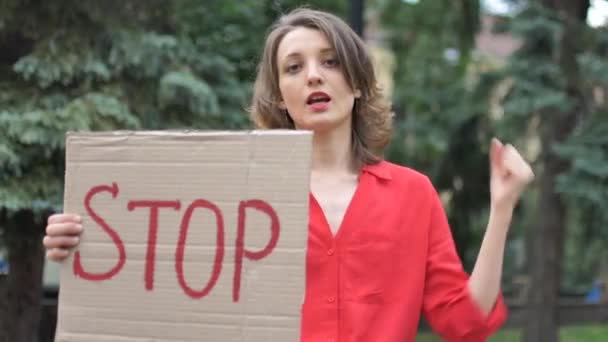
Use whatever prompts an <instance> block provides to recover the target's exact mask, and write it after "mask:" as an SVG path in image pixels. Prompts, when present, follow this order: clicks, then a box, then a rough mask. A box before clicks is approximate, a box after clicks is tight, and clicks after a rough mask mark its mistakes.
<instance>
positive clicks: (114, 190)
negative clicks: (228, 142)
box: [73, 183, 127, 281]
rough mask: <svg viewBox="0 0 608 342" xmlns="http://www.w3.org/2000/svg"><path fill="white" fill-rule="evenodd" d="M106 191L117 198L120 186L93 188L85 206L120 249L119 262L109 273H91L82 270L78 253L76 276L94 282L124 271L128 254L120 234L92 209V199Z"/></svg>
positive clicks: (75, 263)
mask: <svg viewBox="0 0 608 342" xmlns="http://www.w3.org/2000/svg"><path fill="white" fill-rule="evenodd" d="M106 191H107V192H109V193H110V194H112V198H116V196H117V195H118V185H117V184H116V183H112V186H111V187H110V186H107V185H99V186H96V187H93V188H92V189H91V190H89V192H88V193H87V195H86V196H85V198H84V206H85V208H86V210H87V213H88V214H89V216H91V218H92V219H93V220H94V221H95V222H97V224H98V225H100V226H101V228H102V229H103V230H105V231H106V232H107V233H108V235H110V238H112V241H114V244H115V245H116V248H118V262H117V263H116V265H114V267H112V269H110V270H109V271H108V272H105V273H89V272H87V271H85V270H84V269H83V268H82V264H81V262H80V252H79V251H76V253H74V265H73V270H74V274H75V275H76V276H79V277H82V278H84V279H87V280H92V281H102V280H106V279H110V278H112V277H113V276H115V275H116V274H117V273H118V272H119V271H120V270H121V269H122V267H123V266H124V264H125V261H126V259H127V253H126V252H125V246H124V244H123V243H122V240H121V239H120V236H118V234H117V233H116V232H115V231H114V230H113V229H112V228H111V227H110V226H109V225H108V224H107V223H106V221H105V220H104V219H102V218H101V217H99V215H97V214H96V213H95V212H94V211H93V209H91V199H92V198H93V196H95V195H96V194H97V193H99V192H106Z"/></svg>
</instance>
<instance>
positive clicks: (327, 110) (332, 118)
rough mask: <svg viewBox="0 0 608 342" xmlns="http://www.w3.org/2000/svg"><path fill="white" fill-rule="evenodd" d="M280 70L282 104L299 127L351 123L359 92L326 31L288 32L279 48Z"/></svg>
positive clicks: (325, 128) (332, 127)
mask: <svg viewBox="0 0 608 342" xmlns="http://www.w3.org/2000/svg"><path fill="white" fill-rule="evenodd" d="M277 70H278V75H279V89H280V91H281V97H282V101H281V108H282V109H287V111H288V112H289V115H290V116H291V118H292V120H293V121H294V123H295V126H296V128H298V129H307V130H313V131H316V132H321V131H328V130H335V129H336V128H338V127H342V126H344V125H349V126H350V124H351V114H352V109H353V105H354V99H355V94H354V93H353V90H351V88H350V86H349V85H348V83H347V82H346V79H345V78H344V74H343V72H342V67H341V65H340V64H339V62H338V59H337V56H336V53H335V51H334V49H333V48H332V46H331V44H330V43H329V42H328V41H327V38H326V37H325V35H324V34H323V33H322V32H320V31H318V30H314V29H310V28H304V27H300V28H296V29H294V30H293V31H291V32H289V33H288V34H286V35H285V37H283V40H282V41H281V43H280V44H279V47H278V50H277Z"/></svg>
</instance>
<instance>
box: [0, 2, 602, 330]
mask: <svg viewBox="0 0 608 342" xmlns="http://www.w3.org/2000/svg"><path fill="white" fill-rule="evenodd" d="M503 2H504V3H505V4H506V5H508V6H509V10H508V11H507V12H505V13H502V14H496V13H493V12H491V11H489V10H488V9H487V8H486V5H487V3H486V2H483V1H482V2H480V1H479V0H456V1H455V0H451V1H449V0H425V1H412V0H410V1H404V0H368V1H358V2H357V1H347V0H316V1H307V2H302V1H295V0H293V1H291V0H285V1H280V0H241V1H234V0H222V1H220V0H209V1H193V0H182V1H164V0H148V1H135V0H122V1H117V0H105V1H93V0H80V1H75V0H60V1H36V0H0V262H3V263H6V265H4V266H3V264H0V266H2V267H0V273H5V274H4V275H0V319H1V321H0V341H11V342H12V341H28V342H30V341H37V339H38V335H39V331H40V328H39V327H40V317H41V307H42V299H43V293H45V292H44V290H45V288H46V287H48V284H45V282H43V273H44V267H45V262H44V251H43V250H42V247H41V243H40V241H41V239H42V236H43V232H44V226H45V221H46V217H47V216H48V215H49V214H50V213H52V212H56V211H60V210H61V207H62V191H63V167H64V165H63V163H64V159H63V158H64V156H63V154H64V134H65V132H66V131H68V130H113V129H120V130H124V129H180V128H186V129H247V128H250V127H251V126H250V123H249V120H248V118H247V116H246V114H245V108H246V107H247V106H248V101H249V99H250V96H251V86H252V82H253V79H254V76H255V71H256V63H257V61H258V56H259V54H260V52H261V48H262V46H263V41H264V34H265V33H266V31H267V29H268V27H269V26H270V25H271V23H272V22H273V21H274V20H275V19H276V18H277V16H278V15H279V14H280V13H283V12H286V11H288V10H290V9H292V8H295V7H297V6H300V5H309V6H311V7H314V8H320V9H324V10H328V11H331V12H332V13H335V14H337V15H340V16H342V17H343V18H344V19H346V20H348V21H349V22H352V23H355V21H354V19H353V18H356V15H357V12H356V11H355V10H354V9H356V8H358V7H357V6H355V5H356V4H355V3H357V4H358V5H361V4H364V6H363V10H364V11H363V14H362V17H361V18H363V19H364V20H363V22H365V30H364V38H365V39H366V41H367V42H368V44H369V46H370V49H371V50H372V51H373V52H374V55H375V57H376V58H377V62H378V63H377V64H378V70H379V72H380V74H381V76H382V80H383V82H384V86H385V89H386V96H389V97H390V99H391V100H392V102H393V104H394V107H395V110H396V114H397V121H396V130H395V137H394V139H393V141H392V143H391V145H390V148H389V149H388V151H387V155H386V157H387V159H389V160H391V161H394V162H397V163H401V164H404V165H408V166H410V167H413V168H416V169H418V170H420V171H422V172H424V173H426V174H428V175H429V176H431V178H432V179H433V181H434V183H435V185H436V187H437V189H438V190H439V191H440V192H441V195H442V198H443V199H444V203H445V208H446V211H447V213H448V215H449V219H450V223H451V225H452V229H453V234H454V237H455V239H456V243H457V248H458V251H459V254H460V255H461V257H462V258H463V262H464V265H465V268H466V269H467V270H469V271H470V270H471V268H472V266H473V262H474V260H475V258H476V256H477V250H478V248H479V243H480V241H481V239H482V237H483V232H484V229H485V223H486V221H487V215H488V204H489V193H488V181H489V175H488V167H487V163H488V162H487V155H488V145H489V141H490V139H491V137H492V136H498V137H500V138H501V139H503V140H506V141H508V142H511V143H513V144H514V145H515V146H516V147H517V148H518V149H519V150H520V151H522V152H524V153H525V155H526V157H527V158H528V159H529V160H530V161H531V162H532V163H533V166H534V169H535V171H536V173H537V175H538V177H537V182H536V183H535V184H534V186H533V187H532V189H531V190H530V191H528V192H527V193H526V195H525V196H526V197H525V198H524V199H523V201H522V202H521V205H520V206H519V207H518V210H517V212H516V219H515V220H514V224H513V228H512V232H511V235H510V239H509V244H508V247H507V255H506V258H505V274H504V279H503V287H504V289H505V292H506V293H507V294H508V296H509V301H510V303H513V304H521V303H524V304H526V303H527V304H529V306H530V310H529V319H527V320H526V324H523V325H522V326H521V328H522V330H521V331H522V333H521V334H520V333H518V334H517V336H521V338H522V339H525V340H526V341H557V340H558V337H559V333H558V332H559V330H558V327H559V325H560V321H559V315H558V314H557V312H558V310H559V306H560V303H561V302H562V301H563V300H565V299H570V298H574V299H575V300H580V301H583V300H584V295H585V293H587V292H588V291H589V290H590V289H591V288H592V286H593V285H594V283H597V282H602V281H603V282H604V283H605V282H606V281H608V268H607V267H606V266H607V265H608V248H606V247H607V246H608V243H607V241H608V230H606V227H607V226H608V105H607V98H606V97H607V95H608V93H607V90H608V59H607V58H606V57H607V53H608V31H607V25H606V22H604V23H603V24H599V25H597V24H596V25H590V24H589V20H588V14H589V10H590V9H593V8H594V6H597V7H603V8H606V3H605V1H603V0H597V1H595V2H594V1H588V0H587V1H582V0H571V1H552V0H528V1H524V0H510V1H508V0H505V1H503ZM606 16H608V14H606ZM596 302H597V301H596ZM539 317H541V318H539ZM606 334H608V332H606ZM510 336H511V335H510ZM598 336H599V335H598ZM515 338H517V337H515ZM601 338H606V339H608V337H606V336H603V337H601ZM510 340H512V339H510ZM572 340H575V339H572ZM587 340H589V339H585V341H587ZM604 340H605V339H604Z"/></svg>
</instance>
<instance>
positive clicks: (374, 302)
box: [301, 161, 507, 342]
mask: <svg viewBox="0 0 608 342" xmlns="http://www.w3.org/2000/svg"><path fill="white" fill-rule="evenodd" d="M359 181H360V182H359V186H358V188H357V190H356V191H355V195H354V197H353V199H352V201H351V203H350V206H349V207H348V209H347V211H346V214H345V217H344V219H343V222H342V225H341V226H340V229H339V231H338V233H337V234H336V236H335V237H334V236H333V234H332V233H331V230H330V228H329V225H328V223H327V220H326V219H325V216H324V214H323V211H322V209H321V207H320V206H319V204H318V203H317V201H316V200H315V199H314V197H313V196H312V195H311V196H310V222H309V229H310V231H309V238H308V255H307V266H306V273H307V274H306V279H307V280H306V298H305V300H304V303H303V306H302V332H301V334H302V336H301V337H302V338H301V341H302V342H407V341H412V342H413V341H414V340H415V336H416V332H417V328H418V324H419V319H420V315H421V314H424V315H425V318H426V320H427V321H428V323H429V324H430V325H431V327H432V328H433V330H434V331H435V332H436V333H437V334H439V335H441V336H442V337H443V338H444V339H446V340H447V341H454V342H455V341H466V342H476V341H484V340H485V339H486V338H487V337H488V336H489V335H491V334H492V333H493V332H495V331H496V330H498V328H499V327H500V326H501V325H502V323H503V322H504V321H505V319H506V316H507V309H506V306H505V304H504V302H503V297H502V295H500V296H499V297H498V300H497V302H496V304H495V306H494V309H493V310H492V311H491V312H490V313H489V314H488V315H487V316H484V314H483V313H482V312H481V311H480V309H479V308H478V306H477V305H476V303H475V302H474V301H473V299H472V297H471V296H470V294H469V292H468V287H467V280H468V275H467V274H466V273H465V272H464V269H463V267H462V264H461V261H460V259H459V257H458V255H457V254H456V249H455V246H454V241H453V239H452V236H451V232H450V227H449V226H448V222H447V219H446V216H445V213H444V210H443V207H442V205H441V202H440V200H439V197H438V196H437V193H436V191H435V189H434V187H433V185H432V184H431V182H430V181H429V179H428V178H427V177H426V176H424V175H422V174H420V173H418V172H416V171H414V170H411V169H409V168H406V167H401V166H398V165H395V164H392V163H389V162H386V161H383V162H381V163H380V164H377V165H373V166H366V167H364V169H363V170H362V172H361V177H360V180H359Z"/></svg>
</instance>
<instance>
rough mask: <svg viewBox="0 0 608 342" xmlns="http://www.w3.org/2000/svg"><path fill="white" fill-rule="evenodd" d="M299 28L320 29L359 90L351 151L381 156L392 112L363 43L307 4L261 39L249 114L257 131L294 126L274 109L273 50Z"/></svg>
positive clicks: (368, 158) (367, 158)
mask: <svg viewBox="0 0 608 342" xmlns="http://www.w3.org/2000/svg"><path fill="white" fill-rule="evenodd" d="M298 27H306V28H312V29H316V30H319V31H321V32H322V33H324V34H325V36H326V37H327V38H328V40H329V42H330V44H331V45H332V47H333V48H334V49H335V51H336V54H337V58H338V61H339V62H340V67H341V69H342V73H343V74H344V77H345V79H346V81H347V83H348V84H349V85H350V87H351V90H354V89H359V90H360V91H361V97H360V98H358V99H355V104H354V107H353V113H352V114H353V117H352V149H353V154H354V156H355V159H356V160H357V161H358V162H360V163H362V164H375V163H377V162H378V161H380V160H381V159H382V154H383V151H384V148H385V147H386V145H388V143H389V141H390V137H391V133H392V124H393V122H392V118H393V113H392V111H391V109H390V105H389V103H388V102H387V101H386V100H385V99H384V98H383V96H382V94H381V91H380V89H379V87H378V82H377V80H376V74H375V70H374V66H373V64H372V60H371V56H370V54H369V52H368V51H367V48H366V46H365V43H364V42H363V41H362V40H361V39H360V38H359V36H358V35H357V34H356V33H355V32H354V31H353V30H352V29H351V28H350V27H349V26H348V25H347V24H346V23H345V22H344V21H343V20H342V19H340V18H339V17H337V16H335V15H333V14H330V13H326V12H321V11H317V10H313V9H308V8H298V9H296V10H294V11H292V12H290V13H288V14H286V15H283V16H282V17H280V18H279V19H278V20H277V22H276V23H275V24H274V25H273V26H272V27H271V30H270V32H269V34H268V36H267V38H266V44H265V47H264V52H263V54H262V58H261V60H260V63H259V65H258V74H257V78H256V81H255V86H254V94H253V100H252V104H251V107H250V108H249V113H250V115H251V119H252V121H253V123H254V124H255V126H256V127H257V128H260V129H295V126H294V123H293V121H292V119H291V117H290V116H289V115H288V114H287V112H286V111H285V110H281V109H280V108H279V103H280V101H281V92H280V90H279V78H278V68H277V50H278V47H279V44H280V43H281V40H282V39H283V37H285V35H286V34H287V33H289V32H290V31H292V30H294V29H295V28H298Z"/></svg>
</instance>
